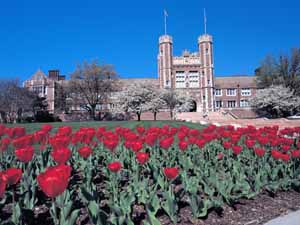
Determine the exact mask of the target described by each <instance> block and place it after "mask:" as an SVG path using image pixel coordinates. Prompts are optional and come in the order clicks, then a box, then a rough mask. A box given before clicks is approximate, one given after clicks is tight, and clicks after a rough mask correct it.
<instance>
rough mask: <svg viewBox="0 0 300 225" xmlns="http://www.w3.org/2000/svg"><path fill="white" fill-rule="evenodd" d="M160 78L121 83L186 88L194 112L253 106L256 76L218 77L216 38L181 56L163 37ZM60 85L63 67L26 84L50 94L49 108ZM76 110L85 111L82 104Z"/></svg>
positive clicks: (201, 39) (107, 107)
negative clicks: (214, 43) (250, 104)
mask: <svg viewBox="0 0 300 225" xmlns="http://www.w3.org/2000/svg"><path fill="white" fill-rule="evenodd" d="M157 65H158V79H153V78H149V79H147V78H134V79H120V82H121V86H123V87H126V86H128V85H129V84H132V83H139V82H140V83H144V84H145V83H148V84H149V85H155V86H157V87H158V88H169V89H176V90H178V91H182V92H184V93H186V94H188V95H190V96H191V97H192V98H193V100H194V109H193V111H197V112H204V113H206V112H209V111H215V110H218V109H220V108H224V109H228V110H233V109H249V98H251V97H252V96H253V95H255V93H256V85H255V78H254V77H253V76H241V75H239V76H226V77H222V76H215V75H214V66H215V65H214V54H213V37H212V36H211V35H208V34H203V35H200V36H199V38H198V48H197V51H196V52H193V53H190V52H189V51H187V50H185V51H183V53H182V55H181V56H174V55H173V38H172V37H171V36H170V35H162V36H161V37H159V43H158V57H157ZM60 84H64V85H67V84H68V80H66V79H65V76H63V75H60V73H59V70H49V72H48V76H47V75H46V74H45V73H43V72H42V71H41V70H38V71H37V72H36V73H35V74H33V75H32V76H31V78H30V79H28V80H26V81H25V82H24V86H25V87H27V88H29V89H30V90H33V91H36V92H38V93H39V95H40V96H42V97H46V98H47V101H48V110H49V111H50V112H54V111H55V96H56V89H57V87H58V86H59V85H60ZM112 106H113V104H112V103H109V104H108V105H105V106H99V107H97V108H98V109H104V108H105V110H110V109H111V108H112ZM72 110H75V111H80V110H81V111H82V110H83V109H81V108H80V106H75V107H74V108H73V109H72Z"/></svg>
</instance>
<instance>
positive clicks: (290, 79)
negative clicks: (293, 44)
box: [255, 48, 300, 96]
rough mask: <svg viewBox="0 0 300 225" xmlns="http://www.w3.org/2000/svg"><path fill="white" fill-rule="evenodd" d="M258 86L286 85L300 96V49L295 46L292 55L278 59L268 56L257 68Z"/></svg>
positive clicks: (282, 55)
mask: <svg viewBox="0 0 300 225" xmlns="http://www.w3.org/2000/svg"><path fill="white" fill-rule="evenodd" d="M255 75H256V77H257V79H256V81H257V86H258V88H267V87H271V86H272V85H275V86H276V85H284V86H285V87H287V88H290V89H291V90H292V91H294V92H295V94H296V95H298V96H300V49H299V48H293V49H292V51H291V54H290V55H284V54H281V55H280V56H279V58H278V59H276V58H275V57H273V56H267V57H266V58H265V59H264V60H263V61H262V62H261V65H260V67H259V68H257V69H256V70H255Z"/></svg>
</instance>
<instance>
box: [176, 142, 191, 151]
mask: <svg viewBox="0 0 300 225" xmlns="http://www.w3.org/2000/svg"><path fill="white" fill-rule="evenodd" d="M188 146H189V143H187V142H186V141H180V142H179V143H178V147H179V149H180V150H181V151H185V150H186V149H187V147H188Z"/></svg>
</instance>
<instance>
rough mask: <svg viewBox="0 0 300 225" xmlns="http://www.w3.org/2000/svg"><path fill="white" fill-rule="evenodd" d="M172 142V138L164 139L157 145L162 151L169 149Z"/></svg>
mask: <svg viewBox="0 0 300 225" xmlns="http://www.w3.org/2000/svg"><path fill="white" fill-rule="evenodd" d="M173 141H174V138H173V137H169V138H165V139H163V140H161V141H160V142H159V145H160V147H161V148H163V149H169V148H170V147H171V145H172V144H173Z"/></svg>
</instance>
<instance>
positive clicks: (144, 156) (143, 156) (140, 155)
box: [136, 152, 149, 165]
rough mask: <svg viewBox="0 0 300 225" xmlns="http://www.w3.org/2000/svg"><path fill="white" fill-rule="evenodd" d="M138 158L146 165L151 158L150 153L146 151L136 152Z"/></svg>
mask: <svg viewBox="0 0 300 225" xmlns="http://www.w3.org/2000/svg"><path fill="white" fill-rule="evenodd" d="M136 160H137V161H138V162H139V163H140V164H141V165H144V164H145V163H146V162H148V160H149V154H148V153H145V152H138V153H137V154H136Z"/></svg>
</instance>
